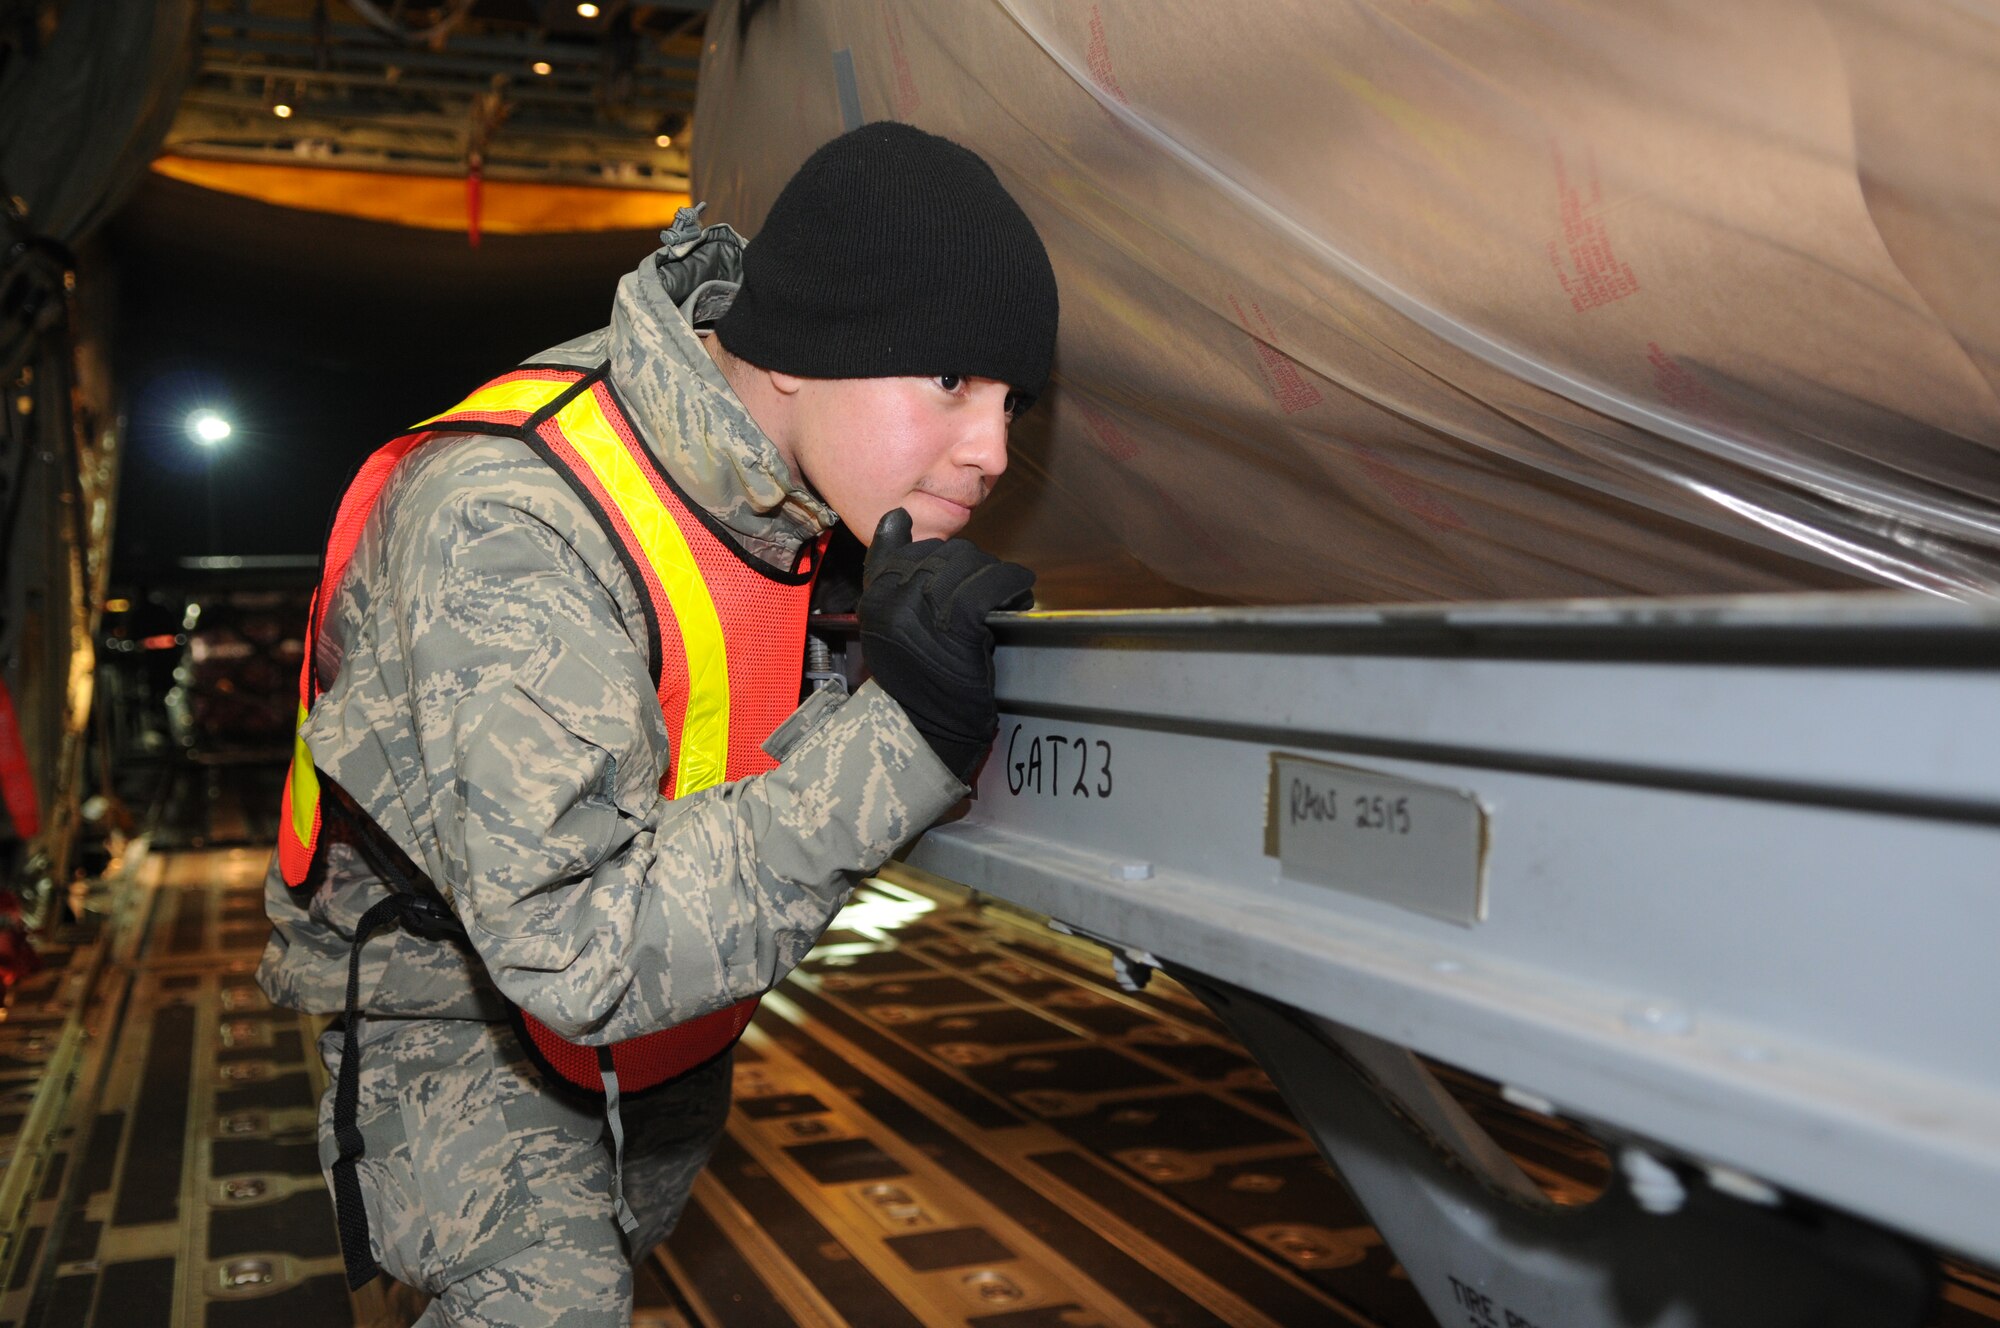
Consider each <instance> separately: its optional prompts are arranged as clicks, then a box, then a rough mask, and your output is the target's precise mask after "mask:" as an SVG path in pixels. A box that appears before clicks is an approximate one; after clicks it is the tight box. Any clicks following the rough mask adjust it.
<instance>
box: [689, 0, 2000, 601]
mask: <svg viewBox="0 0 2000 1328" xmlns="http://www.w3.org/2000/svg"><path fill="white" fill-rule="evenodd" d="M708 32H709V34H710V41H709V45H708V47H707V49H706V53H705V56H704V61H703V67H702V74H701V84H700V88H701V91H700V102H699V105H698V107H697V112H696V120H695V131H696V144H697V146H696V149H695V180H694V193H695V197H697V198H705V199H707V200H709V202H710V203H711V209H710V214H709V216H710V219H711V220H729V221H731V222H733V223H734V224H736V225H737V226H738V228H739V229H741V230H743V231H744V232H745V233H746V234H749V235H751V236H752V237H753V243H754V235H755V232H756V228H757V226H758V224H759V223H760V222H761V220H762V217H763V215H764V212H765V211H766V209H767V208H768V207H769V205H770V203H771V201H772V199H773V198H774V197H775V195H776V192H777V190H778V188H779V187H780V186H781V185H782V184H783V182H784V181H785V179H786V178H787V177H788V176H789V175H790V174H791V172H792V171H793V169H794V168H795V167H796V166H797V165H798V163H799V162H800V161H802V160H803V159H804V157H805V156H806V155H807V154H808V153H809V152H810V151H811V150H812V149H813V148H814V147H816V146H817V145H818V144H819V143H821V142H823V141H824V140H826V139H827V138H829V137H831V136H832V135H834V134H836V133H838V132H840V131H841V129H842V128H843V127H844V126H845V125H849V124H854V123H859V122H861V121H863V120H874V119H884V118H895V119H901V120H906V121H909V122H911V123H914V124H917V125H919V126H921V127H923V128H926V129H929V130H932V131H934V132H937V133H941V134H944V135H946V136H948V137H951V138H954V139H956V140H958V141H960V142H963V143H965V144H967V145H968V146H971V147H973V148H976V149H977V150H978V151H980V152H981V153H982V154H984V155H985V156H986V157H987V159H988V160H989V161H991V162H992V163H993V165H994V167H995V169H996V170H997V171H998V172H999V174H1000V176H1001V179H1002V180H1003V181H1004V182H1005V183H1006V184H1007V186H1008V188H1009V189H1010V190H1011V191H1012V192H1013V193H1014V195H1015V196H1016V197H1017V198H1018V199H1019V200H1020V201H1021V203H1022V205H1023V206H1024V207H1025V208H1026V209H1027V211H1028V213H1029V215H1030V216H1032V217H1033V218H1034V220H1035V222H1036V224H1037V226H1038V227H1039V228H1040V229H1041V232H1042V234H1043V237H1044V238H1045V240H1046V241H1047V243H1048V246H1049V249H1050V252H1051V256H1052V258H1053V259H1054V262H1055V266H1056V272H1057V276H1058V279H1059V281H1060V283H1061V288H1062V299H1063V323H1062V333H1061V341H1060V346H1059V350H1058V353H1057V362H1056V382H1055V385H1054V387H1053V388H1052V389H1051V391H1050V393H1049V398H1048V400H1047V401H1046V403H1045V404H1043V405H1042V406H1041V407H1039V408H1038V409H1036V410H1035V411H1034V412H1032V413H1031V414H1030V416H1029V417H1028V419H1027V420H1026V421H1024V422H1023V423H1022V424H1021V425H1017V426H1016V440H1015V453H1014V455H1015V467H1014V470H1013V472H1012V473H1011V474H1010V476H1009V478H1008V480H1007V482H1006V483H1004V484H1002V485H1001V486H1000V489H999V490H998V493H997V495H996V497H995V499H994V500H992V501H991V502H990V503H989V504H988V506H987V508H986V509H984V510H982V512H981V514H980V517H979V520H978V522H977V524H976V525H975V527H974V529H973V532H972V533H973V534H975V535H976V536H977V537H979V538H981V539H982V540H983V541H984V542H986V543H988V544H989V545H991V546H992V547H995V548H996V549H999V550H1001V551H1004V552H1005V553H1007V554H1009V555H1010V556H1013V557H1017V558H1020V559H1022V560H1024V561H1027V562H1029V563H1030V564H1032V565H1034V566H1036V567H1037V568H1038V570H1040V571H1041V573H1042V586H1043V600H1044V602H1045V603H1049V602H1053V603H1056V604H1060V605H1063V606H1074V607H1102V606H1111V605H1132V604H1163V603H1199V602H1212V601H1239V602H1346V601H1380V600H1439V599H1504V598H1541V597H1555V596H1582V595H1614V594H1615V595H1627V594H1640V595H1661V594H1689V593H1727V592H1749V591H1778V590H1803V589H1823V588H1847V587H1865V586H1900V587H1915V588H1920V589H1923V590H1928V591H1933V592H1936V593H1940V594H1945V595H1954V596H1971V595H1981V594H1992V593H1995V592H1996V591H2000V398H1996V389H2000V9H1996V8H1995V7H1994V6H1993V4H1992V3H1990V0H1937V2H1936V3H1932V4H1926V5H1923V6H1914V5H1909V4H1905V3H1899V2H1898V0H1749V2H1747V3H1739V4H1731V5H1718V4H1712V3H1700V2H1698V0H1658V2H1656V3H1650V4H1646V5H1627V4H1614V3H1608V2H1607V0H1586V2H1585V3H1577V0H1548V2H1547V3H1543V2H1540V0H1505V2H1504V3H1502V2H1497V0H1345V2H1335V3H1329V2H1328V0H1260V2H1259V3H1254V4H1249V5H1239V6H1216V5H1209V4H1193V3H1173V4H1164V3H1159V2H1158V0H1096V3H1088V4H1085V3H1074V2H1073V0H978V2H975V0H964V2H963V3H954V4H950V5H939V4H935V3H925V2H924V0H872V2H869V3H860V2H855V3H844V4H843V3H826V2H820V3H804V2H800V0H766V2H765V3H761V4H760V3H755V2H754V0H752V3H749V4H747V5H746V4H743V3H740V0H723V3H719V4H718V5H717V7H716V9H715V12H714V14H713V16H712V17H711V19H710V22H709V25H708Z"/></svg>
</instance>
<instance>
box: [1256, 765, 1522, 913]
mask: <svg viewBox="0 0 2000 1328" xmlns="http://www.w3.org/2000/svg"><path fill="white" fill-rule="evenodd" d="M1266 830H1267V834H1266V841H1267V846H1268V850H1267V851H1269V852H1270V853H1272V854H1273V855H1274V856H1275V857H1277V859H1278V861H1279V862H1280V863H1281V864H1282V866H1283V869H1284V874H1285V875H1286V876H1287V877H1289V878H1290V879H1292V880H1295V881H1307V882H1310V883H1312V884H1314V885H1326V886H1331V887H1333V888H1334V889H1336V890H1341V891H1345V892H1346V893H1348V894H1354V895H1362V896H1365V897H1366V898H1369V899H1379V900H1382V901H1384V902H1386V903H1390V904H1397V905H1400V906H1401V907H1403V908H1407V909H1410V910H1412V911H1414V912H1417V913H1423V914H1426V915H1428V916H1430V917H1434V918H1443V919H1444V920H1445V921H1447V922H1456V923H1459V924H1460V925H1462V926H1467V927H1469V926H1471V925H1472V924H1473V923H1475V922H1478V921H1479V920H1481V919H1482V918H1484V917H1485V916H1486V813H1485V810H1484V809H1483V808H1482V807H1480V805H1479V800H1478V799H1477V798H1475V797H1473V796H1472V795H1471V794H1470V793H1467V792H1465V791H1463V790H1461V789H1454V788H1445V787H1443V786H1442V785H1438V784H1420V783H1417V782H1416V781H1415V780H1409V779H1398V778H1396V777H1395V776H1393V775H1383V774H1377V773H1376V772H1374V771H1372V770H1359V769H1356V768H1355V767H1353V766H1344V765H1332V764H1329V763H1327V762H1325V761H1311V760H1307V759H1306V758H1304V757H1301V756H1285V755H1281V754H1279V753H1276V752H1273V753H1272V754H1271V807H1270V820H1269V823H1268V824H1267V826H1266Z"/></svg>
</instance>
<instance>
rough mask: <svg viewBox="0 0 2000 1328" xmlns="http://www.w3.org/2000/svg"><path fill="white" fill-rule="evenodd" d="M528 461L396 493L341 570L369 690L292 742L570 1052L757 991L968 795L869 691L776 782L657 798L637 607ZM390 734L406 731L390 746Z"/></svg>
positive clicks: (794, 754)
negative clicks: (441, 900) (352, 802)
mask: <svg viewBox="0 0 2000 1328" xmlns="http://www.w3.org/2000/svg"><path fill="white" fill-rule="evenodd" d="M524 459H525V464H526V466H528V467H532V468H533V471H539V474H535V473H532V471H529V470H522V471H520V472H519V473H518V474H517V475H514V476H513V478H512V479H510V480H508V481H507V482H503V483H493V482H490V481H491V480H492V478H493V477H492V475H491V474H490V472H489V473H488V475H487V477H486V478H487V480H488V481H489V482H485V483H482V484H479V485H476V486H467V485H464V484H445V485H439V484H432V483H426V482H425V481H422V480H418V481H417V482H416V483H414V484H413V485H411V486H409V489H408V490H407V491H405V492H403V493H401V494H400V495H398V496H397V497H396V501H395V506H396V508H397V510H398V511H399V512H403V513H410V514H412V515H413V516H414V517H415V519H412V520H407V521H397V520H392V521H391V522H390V523H389V528H390V531H391V533H390V534H389V535H387V536H386V537H384V538H383V539H382V541H381V542H380V544H381V547H380V548H379V549H377V550H376V553H377V554H378V555H379V558H380V559H381V563H380V565H377V566H374V567H358V568H357V573H356V574H357V575H361V576H364V577H366V578H367V579H368V581H369V582H370V584H371V585H372V586H373V587H374V588H375V589H374V593H373V595H372V597H371V599H370V603H369V605H368V609H367V612H366V614H365V616H364V618H363V619H362V621H361V622H360V623H358V624H357V626H358V627H359V628H360V629H361V630H372V631H373V632H374V633H375V637H376V639H374V640H373V641H372V642H371V643H370V644H371V648H372V654H373V655H374V656H375V657H377V658H380V659H382V660H384V661H385V665H384V668H383V669H382V672H383V674H384V675H385V684H384V685H383V686H381V687H378V688H375V689H372V698H371V695H370V693H371V689H370V688H369V687H368V686H366V685H365V681H364V680H357V685H356V687H355V688H354V689H353V692H352V694H351V695H346V694H343V688H342V685H341V684H343V683H346V682H347V679H346V678H345V677H343V678H342V679H341V680H339V682H337V683H336V685H335V687H334V688H333V689H331V690H329V692H328V693H327V695H326V696H325V697H323V698H322V701H321V704H320V706H318V707H315V710H314V714H313V717H312V721H311V723H310V724H309V725H308V729H307V733H308V738H309V741H310V742H311V745H312V747H313V750H314V753H315V759H316V761H317V762H318V763H319V764H320V765H321V767H322V769H324V770H326V772H327V773H328V774H329V775H331V776H332V777H333V778H334V779H335V780H336V781H338V782H340V783H341V784H342V786H343V787H344V788H347V789H348V790H349V791H350V792H351V793H355V794H356V795H357V796H358V797H359V796H362V795H361V793H360V790H361V789H371V788H372V789H373V790H374V793H373V796H367V797H363V798H362V805H363V806H364V808H366V809H368V810H369V811H370V813H371V815H375V816H376V818H377V820H378V821H379V822H380V823H381V824H382V825H383V826H384V828H385V829H387V830H389V831H390V833H391V834H392V835H394V836H395V837H397V838H398V839H399V840H401V839H408V840H409V841H411V842H406V843H404V845H403V846H404V848H405V849H406V850H408V851H410V852H411V856H412V858H413V859H415V860H416V861H417V862H418V863H419V864H420V865H423V866H425V867H426V869H427V870H429V871H430V873H431V876H432V879H433V881H435V882H436V884H437V885H438V886H439V888H440V889H441V890H442V891H443V892H444V893H445V895H446V897H447V898H448V899H449V900H450V901H451V903H452V905H453V907H454V908H455V909H456V910H457V912H458V914H459V916H460V918H461V919H462V920H463V921H464V923H465V926H466V930H467V933H468V934H469V936H470V937H471V939H472V943H473V945H474V948H475V949H476V950H477V951H478V952H479V955H480V957H481V959H482V960H483V961H484V963H485V966H486V968H487V971H488V972H489V973H490V975H491V976H492V978H493V980H494V982H495V983H496V984H497V986H498V987H499V988H500V990H501V992H502V994H504V995H505V996H506V997H507V998H508V999H510V1000H512V1001H513V1002H514V1003H515V1004H517V1005H519V1006H520V1007H521V1008H523V1009H524V1010H526V1011H527V1012H528V1013H530V1014H532V1015H534V1016H535V1017H536V1018H538V1019H540V1020H542V1021H543V1022H544V1023H546V1024H548V1025H549V1027H550V1028H552V1029H554V1030H555V1031H556V1032H557V1033H558V1034H560V1035H562V1036H564V1037H566V1038H569V1039H571V1040H573V1041H581V1042H586V1043H600V1042H611V1041H618V1040H621V1039H624V1038H629V1037H633V1036H636V1035H638V1034H641V1033H646V1032H650V1031H653V1030H655V1029H659V1028H665V1027H669V1026H671V1025H673V1024H677V1023H680V1022H683V1021H685V1020H687V1019H691V1018H695V1017H697V1016H699V1015H702V1014H706V1013H708V1012H709V1011H712V1010H715V1009H719V1008H721V1007H722V1006H724V1005H727V1004H729V1003H730V1002H733V1001H735V1000H738V999H740V998H742V997H744V996H748V995H753V994H755V993H758V992H761V991H763V990H765V989H767V988H769V987H770V986H772V985H773V984H774V983H776V982H777V981H778V980H779V979H780V978H782V977H783V976H784V975H785V974H786V973H787V972H789V971H790V970H791V969H792V967H793V966H795V965H796V964H797V963H798V962H799V960H800V959H802V958H803V957H804V956H805V953H806V951H807V950H808V949H810V948H811V947H812V945H813V943H814V941H815V940H817V938H818V936H819V934H820V932H821V931H822V930H824V928H825V927H826V924H827V922H828V920H829V919H830V918H831V917H832V916H833V914H834V913H835V912H836V911H837V910H838V909H839V908H840V906H841V905H842V904H843V903H845V902H846V899H847V897H848V895H849V893H850V892H851V890H852V888H853V884H854V882H855V880H856V877H857V875H858V874H861V873H866V872H869V871H872V870H874V869H875V868H876V867H878V866H880V865H881V863H882V862H883V861H884V860H886V859H887V858H888V857H889V855H890V854H891V853H893V852H895V851H896V850H897V849H898V848H900V847H901V846H902V845H903V844H905V843H907V842H908V841H909V840H911V839H913V838H915V837H916V836H917V835H918V834H920V833H921V832H922V831H923V830H924V829H926V828H927V827H928V826H929V825H930V824H931V822H932V821H934V820H935V819H936V818H937V817H939V816H940V815H942V814H943V813H944V812H945V811H946V810H948V809H949V808H950V807H951V806H952V805H953V804H954V803H956V802H957V801H958V800H959V799H960V798H961V797H963V796H964V794H965V792H966V790H965V786H964V785H962V784H960V783H959V782H958V780H957V779H955V778H954V777H953V776H952V774H951V773H950V772H949V771H948V770H946V769H945V767H944V766H943V764H942V763H941V762H939V761H938V760H937V758H936V756H934V755H933V754H932V752H931V750H930V748H929V745H928V744H927V743H925V742H924V740H923V739H922V737H921V736H920V735H919V734H918V733H917V731H916V729H915V728H914V727H913V726H912V725H911V724H910V721H909V719H908V718H907V717H906V716H905V715H904V714H903V712H902V710H901V708H900V707H899V706H897V704H896V703H895V702H894V701H893V700H891V699H890V698H889V696H888V695H887V694H886V693H884V692H883V691H881V690H880V689H879V688H878V687H876V686H874V685H873V684H872V683H871V684H868V685H865V686H863V687H862V688H861V689H860V690H859V691H858V692H856V693H855V695H854V696H852V697H851V698H849V699H848V700H847V701H846V702H845V703H844V704H843V705H841V706H840V707H839V708H837V709H836V710H835V711H833V713H832V715H831V716H830V717H829V718H828V719H827V720H826V721H825V722H824V723H822V725H821V726H820V727H819V728H818V729H817V730H816V731H814V732H813V733H812V734H811V735H810V736H808V737H807V738H805V739H804V740H803V741H802V742H800V743H799V744H798V746H797V747H795V748H794V749H793V750H792V751H791V752H790V753H789V754H788V755H787V757H786V759H785V760H784V762H783V763H782V764H780V765H779V767H778V768H777V769H775V770H773V771H771V772H769V773H767V774H763V775H759V776H756V777H753V778H749V779H743V780H738V781H736V782H734V783H729V784H724V785H720V786H717V787H715V788H711V789H707V790H704V791H702V792H700V793H696V794H693V795H690V796H687V797H683V798H666V797H662V796H661V795H660V794H659V792H658V783H659V776H660V772H661V771H662V770H663V769H664V768H665V763H666V755H667V752H666V733H665V726H664V723H663V721H662V720H661V718H660V708H659V701H658V699H657V697H656V694H655V692H654V687H653V682H652V679H651V676H650V674H649V672H648V669H647V662H646V650H645V646H644V644H643V640H644V638H643V637H640V638H639V639H637V640H635V639H634V635H633V632H632V630H631V628H630V626H629V624H632V623H634V622H637V623H640V624H642V625H643V617H641V616H638V613H637V600H636V591H635V590H634V589H633V588H632V586H631V584H630V578H629V577H627V576H625V575H624V573H623V572H622V570H612V571H611V572H610V573H609V575H604V574H602V573H600V572H598V571H594V570H593V568H594V567H607V566H608V567H610V568H613V569H616V567H617V565H616V563H615V561H614V560H613V559H612V557H611V551H610V545H609V542H608V540H607V539H606V538H605V537H604V535H603V533H602V531H601V530H600V529H598V528H597V527H596V526H595V523H594V521H591V520H590V519H589V517H588V514H587V513H586V512H584V509H583V508H582V506H581V504H580V503H578V502H577V501H576V500H575V499H574V497H573V496H572V495H570V494H569V493H568V491H567V490H566V489H561V488H560V481H559V480H556V479H555V478H554V477H553V476H552V475H551V474H550V473H549V472H548V470H547V468H546V467H545V466H543V465H542V463H540V462H539V461H535V460H533V459H531V458H525V454H524ZM551 485H554V486H555V487H554V488H551V487H550V486H551ZM427 490H428V491H429V492H426V491H427ZM440 490H442V491H440ZM389 497H390V496H389V495H385V503H387V502H388V501H389ZM592 537H594V538H595V540H596V541H597V543H598V544H600V545H601V547H591V541H592ZM579 545H583V546H584V547H585V549H587V550H588V553H589V555H593V556H594V561H593V557H592V556H586V553H584V552H580V551H579V548H578V546H579ZM360 561H361V560H360V557H359V555H357V563H359V562H360ZM621 600H623V601H626V602H625V603H624V604H623V605H622V607H621ZM641 630H643V626H642V629H641ZM398 671H400V672H402V673H403V675H404V676H402V677H400V678H394V677H390V676H389V675H392V674H394V673H396V672H398ZM322 712H324V713H322ZM385 720H386V721H388V723H387V725H386V727H387V728H389V729H390V730H394V729H396V728H397V727H399V726H400V727H402V728H405V729H406V730H407V733H406V734H405V735H403V736H399V737H397V738H393V739H391V740H389V741H387V742H386V743H385V741H384V739H383V731H384V728H385V724H384V721H385ZM355 724H366V725H369V726H370V727H371V728H372V729H373V733H372V735H371V737H370V740H368V741H356V740H355V735H353V734H352V733H351V732H347V733H343V730H346V729H349V728H351V726H353V725H355ZM323 742H324V745H325V747H326V749H327V751H328V752H331V753H332V755H331V756H329V755H327V754H324V753H323V752H322V743H323ZM398 747H402V748H405V749H406V750H403V751H402V752H401V753H400V754H399V753H398V752H397V751H395V750H388V751H387V756H386V758H382V759H378V760H375V761H370V760H369V759H368V757H367V754H368V753H370V752H373V753H377V754H381V753H383V752H384V751H385V749H394V748H398ZM342 752H351V753H354V754H355V757H356V762H357V768H356V769H354V770H352V771H344V770H343V769H341V758H340V753H342ZM350 778H351V779H353V781H354V782H352V783H350V782H349V779H350Z"/></svg>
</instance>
